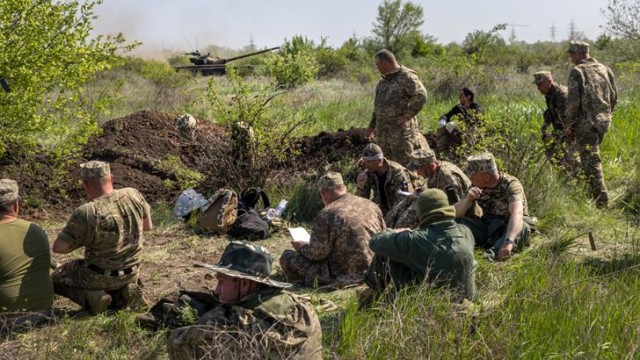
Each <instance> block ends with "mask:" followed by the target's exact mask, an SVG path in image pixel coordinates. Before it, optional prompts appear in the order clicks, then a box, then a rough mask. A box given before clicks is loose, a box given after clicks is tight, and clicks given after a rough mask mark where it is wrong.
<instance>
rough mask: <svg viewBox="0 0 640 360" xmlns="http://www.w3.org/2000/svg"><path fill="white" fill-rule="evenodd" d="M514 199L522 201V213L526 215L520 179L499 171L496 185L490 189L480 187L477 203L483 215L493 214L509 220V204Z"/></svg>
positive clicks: (527, 211)
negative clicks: (480, 193) (498, 179)
mask: <svg viewBox="0 0 640 360" xmlns="http://www.w3.org/2000/svg"><path fill="white" fill-rule="evenodd" d="M515 201H520V202H522V207H523V210H522V211H523V215H524V216H528V215H529V210H528V209H527V197H526V196H525V194H524V188H523V187H522V184H521V183H520V180H518V179H516V178H515V177H513V176H511V175H509V174H505V173H500V181H499V182H498V185H497V186H496V187H494V188H492V189H489V188H484V189H482V195H481V196H480V198H479V199H478V200H477V203H478V205H479V206H480V208H482V212H483V217H485V216H495V217H500V218H503V219H506V220H509V217H510V215H511V212H510V211H509V204H511V203H512V202H515Z"/></svg>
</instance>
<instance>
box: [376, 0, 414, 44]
mask: <svg viewBox="0 0 640 360" xmlns="http://www.w3.org/2000/svg"><path fill="white" fill-rule="evenodd" d="M422 24H424V10H423V9H422V6H420V5H416V4H414V3H412V2H410V1H407V2H403V1H402V0H385V1H384V2H383V3H382V4H381V5H379V6H378V16H377V17H376V22H374V23H373V30H372V32H373V34H374V35H375V38H374V41H376V42H377V43H379V47H383V48H386V49H389V50H391V51H393V52H400V51H401V50H404V49H406V48H408V47H410V45H411V42H412V40H413V39H415V38H416V36H418V37H419V36H422V35H421V33H420V26H422Z"/></svg>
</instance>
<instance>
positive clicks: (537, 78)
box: [532, 71, 553, 84]
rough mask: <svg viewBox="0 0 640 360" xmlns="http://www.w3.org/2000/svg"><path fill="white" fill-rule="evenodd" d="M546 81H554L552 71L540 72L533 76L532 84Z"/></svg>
mask: <svg viewBox="0 0 640 360" xmlns="http://www.w3.org/2000/svg"><path fill="white" fill-rule="evenodd" d="M546 80H553V77H552V76H551V72H550V71H538V72H537V73H535V74H533V82H532V84H540V83H541V82H543V81H546Z"/></svg>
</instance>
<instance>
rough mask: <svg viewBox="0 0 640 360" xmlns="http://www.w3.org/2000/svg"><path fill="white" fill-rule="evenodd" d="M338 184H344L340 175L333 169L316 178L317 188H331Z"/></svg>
mask: <svg viewBox="0 0 640 360" xmlns="http://www.w3.org/2000/svg"><path fill="white" fill-rule="evenodd" d="M339 185H344V181H343V180H342V175H340V173H338V172H335V171H329V172H327V173H325V174H324V175H322V176H321V177H320V179H318V190H325V189H331V188H334V187H336V186H339Z"/></svg>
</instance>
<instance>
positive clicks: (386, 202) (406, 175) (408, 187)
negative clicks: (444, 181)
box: [356, 159, 414, 214]
mask: <svg viewBox="0 0 640 360" xmlns="http://www.w3.org/2000/svg"><path fill="white" fill-rule="evenodd" d="M385 163H386V165H387V172H386V174H385V175H384V182H383V183H382V184H381V181H380V178H379V177H378V176H377V175H376V174H374V173H373V172H369V171H367V170H365V173H366V174H367V181H366V183H365V186H364V188H363V189H357V190H356V195H358V196H361V197H363V198H366V199H373V201H374V202H375V203H376V204H378V205H379V206H380V209H382V213H383V214H387V212H389V210H391V209H392V208H393V207H394V206H395V205H396V204H398V203H399V202H400V201H402V200H403V198H404V197H403V196H402V195H400V194H398V190H402V191H409V192H412V191H413V189H414V187H413V183H412V178H413V175H412V174H411V173H410V172H409V171H408V170H407V169H406V168H405V167H403V166H402V165H400V164H398V163H396V162H394V161H391V160H386V159H385ZM380 185H382V191H383V192H384V194H381V193H380V191H381V186H380Z"/></svg>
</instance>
